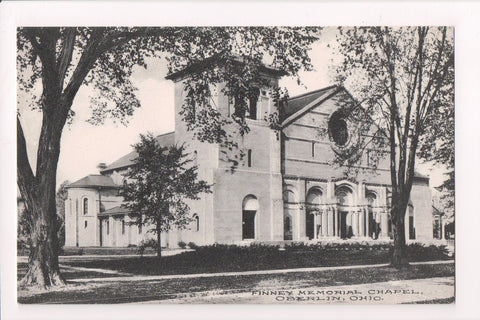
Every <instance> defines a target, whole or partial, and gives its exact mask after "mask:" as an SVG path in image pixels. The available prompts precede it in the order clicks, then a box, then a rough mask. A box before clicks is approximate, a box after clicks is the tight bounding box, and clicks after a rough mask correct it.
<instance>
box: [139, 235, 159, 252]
mask: <svg viewBox="0 0 480 320" xmlns="http://www.w3.org/2000/svg"><path fill="white" fill-rule="evenodd" d="M157 247H158V243H157V240H155V239H147V240H142V241H141V242H140V244H139V245H138V247H137V252H138V254H140V255H141V256H143V254H144V253H145V249H146V248H152V249H155V250H156V249H157Z"/></svg>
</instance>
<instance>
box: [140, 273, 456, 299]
mask: <svg viewBox="0 0 480 320" xmlns="http://www.w3.org/2000/svg"><path fill="white" fill-rule="evenodd" d="M454 296H455V280H454V277H444V278H443V277H442V278H429V279H415V280H402V281H387V282H377V283H367V284H358V285H347V286H331V287H313V288H312V287H309V288H296V289H289V288H286V289H278V288H273V289H268V288H258V289H254V290H250V291H248V292H241V293H228V292H225V291H204V292H197V293H190V294H188V296H186V297H185V296H184V297H182V296H180V297H179V296H177V297H176V298H173V299H167V300H152V301H147V302H139V303H142V304H146V303H161V304H187V303H188V304H205V303H209V304H211V303H223V304H230V303H250V304H272V303H275V304H299V303H300V304H319V303H320V304H324V303H326V304H339V303H340V304H402V303H421V302H425V301H431V300H438V299H448V298H453V297H454Z"/></svg>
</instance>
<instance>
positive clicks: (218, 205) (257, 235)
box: [65, 67, 433, 247]
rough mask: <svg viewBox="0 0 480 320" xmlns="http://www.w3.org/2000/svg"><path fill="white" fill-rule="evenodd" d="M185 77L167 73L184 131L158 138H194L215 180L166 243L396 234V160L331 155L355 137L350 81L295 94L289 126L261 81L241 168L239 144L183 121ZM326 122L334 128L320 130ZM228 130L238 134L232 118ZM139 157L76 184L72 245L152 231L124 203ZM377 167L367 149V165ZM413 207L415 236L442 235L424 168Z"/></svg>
mask: <svg viewBox="0 0 480 320" xmlns="http://www.w3.org/2000/svg"><path fill="white" fill-rule="evenodd" d="M262 74H263V76H264V77H265V79H268V81H269V83H270V85H271V86H274V85H277V84H278V80H279V78H280V77H281V76H282V75H283V74H282V73H281V72H279V71H278V70H275V69H271V68H267V67H265V68H263V72H262ZM186 77H188V72H185V71H180V72H177V73H173V74H171V75H169V76H168V77H167V79H170V80H172V81H173V82H174V83H175V102H174V103H175V115H176V116H175V131H174V132H171V133H167V134H163V135H160V136H158V138H157V139H158V142H159V144H161V145H164V146H168V145H172V144H175V143H178V144H181V143H186V144H187V145H188V149H187V151H188V152H191V153H193V154H194V156H195V159H196V160H195V161H196V164H197V165H198V168H199V170H198V171H199V177H198V178H199V179H202V180H206V181H207V182H208V183H210V184H213V187H212V191H213V192H212V193H211V194H203V195H201V199H200V200H198V201H193V202H191V204H190V207H191V212H192V213H193V216H192V218H193V222H192V223H191V225H190V226H188V227H187V229H185V230H181V231H178V230H177V231H171V232H168V233H164V234H162V243H163V244H166V245H167V246H169V247H176V246H178V242H180V241H183V242H185V243H188V242H194V243H195V244H197V245H208V244H213V243H222V244H242V243H249V242H252V241H258V242H276V241H288V240H293V241H307V240H312V241H319V240H327V239H328V240H332V239H339V241H340V239H359V240H367V239H390V238H391V237H392V228H391V220H390V217H389V204H390V172H389V168H388V159H387V160H386V161H382V162H380V163H379V165H378V168H377V169H376V170H375V172H370V173H368V172H369V171H368V170H367V171H365V170H360V173H358V174H357V175H356V176H355V177H352V176H350V175H349V176H347V174H346V170H347V168H344V167H339V166H338V165H334V164H333V162H332V161H333V159H334V156H335V155H334V150H335V148H339V147H340V148H341V147H343V146H346V145H348V143H350V140H351V139H350V137H351V136H353V135H354V133H353V132H351V130H354V128H353V126H351V125H349V123H348V121H346V120H345V119H343V117H342V114H341V113H340V112H339V111H338V110H339V108H340V107H341V104H342V103H345V101H344V100H340V99H337V97H338V96H339V95H340V94H343V93H345V89H344V88H342V87H337V86H331V87H327V88H323V89H319V90H315V91H311V92H308V93H306V94H302V95H299V96H296V97H292V98H290V99H289V101H288V106H287V107H286V110H284V117H283V119H282V121H281V130H280V132H276V131H275V130H272V129H271V128H270V127H269V125H268V124H267V122H266V121H265V120H264V117H265V115H268V114H271V113H273V112H274V111H276V110H275V107H274V104H273V101H272V99H271V98H270V97H269V94H268V92H269V90H268V89H269V88H267V87H265V88H259V96H258V100H257V101H250V105H249V108H250V109H249V112H248V113H247V118H248V119H247V120H246V121H247V124H248V126H249V127H250V129H251V130H250V132H249V133H248V134H246V135H244V136H243V137H240V136H238V141H237V143H238V145H239V148H240V149H241V150H243V152H244V154H245V157H243V159H242V160H241V161H240V163H239V164H238V167H237V168H236V169H235V170H233V171H232V170H231V162H230V161H229V159H231V157H230V156H232V154H231V151H229V150H227V149H226V148H224V147H222V146H220V145H218V144H209V143H202V142H199V141H198V140H194V139H192V134H191V132H188V131H187V129H186V125H185V124H184V123H183V121H182V120H181V116H180V115H179V111H180V110H181V107H182V104H183V101H184V98H185V96H186V92H185V90H184V80H185V78H186ZM220 92H221V90H220V88H218V90H217V94H216V95H215V96H214V97H213V98H214V100H215V105H216V106H217V108H218V111H219V112H220V113H221V114H222V115H224V116H226V117H230V115H231V113H232V112H233V104H232V102H231V101H229V98H228V97H226V96H224V95H223V94H221V93H220ZM353 104H354V102H353V101H352V105H353ZM322 126H323V127H325V128H324V129H326V130H327V131H328V134H326V135H319V134H318V132H319V128H320V127H322ZM226 130H231V132H233V126H232V128H227V129H226ZM135 157H136V153H135V152H131V153H129V154H127V155H125V156H123V157H122V158H120V159H118V160H117V161H115V162H113V163H111V164H109V165H108V166H106V165H102V166H101V167H100V174H97V175H89V176H86V177H84V178H82V179H80V180H78V181H76V182H74V183H72V184H71V185H70V186H69V189H68V199H67V200H66V205H65V208H66V212H65V233H66V242H65V245H66V246H81V247H83V246H105V247H126V246H128V245H138V244H139V243H140V242H141V241H142V240H143V239H146V238H152V237H153V234H151V233H149V232H147V231H148V229H149V227H146V226H144V227H139V226H136V225H130V224H129V223H128V222H129V221H130V220H129V217H128V211H127V210H126V209H125V208H123V207H122V206H121V204H122V198H121V197H120V196H119V189H120V188H121V186H122V184H123V175H122V174H123V173H124V172H125V170H127V169H128V167H129V166H131V165H132V163H133V160H134V159H135ZM387 158H388V157H387ZM370 165H371V164H370V163H369V152H368V150H366V152H365V153H364V156H363V158H362V159H361V162H360V163H359V164H358V166H360V167H362V168H368V167H369V166H370ZM405 215H406V219H405V224H406V225H405V233H406V239H418V240H429V239H432V238H433V232H432V206H431V193H430V188H429V178H428V177H426V176H423V175H420V174H416V175H415V179H414V184H413V187H412V192H411V199H410V202H409V207H408V210H407V212H406V213H405Z"/></svg>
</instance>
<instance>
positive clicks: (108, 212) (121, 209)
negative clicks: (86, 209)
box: [98, 206, 130, 216]
mask: <svg viewBox="0 0 480 320" xmlns="http://www.w3.org/2000/svg"><path fill="white" fill-rule="evenodd" d="M129 213H130V210H129V209H128V208H126V207H124V206H116V207H113V208H110V209H108V210H105V211H103V212H100V213H99V214H98V216H111V215H116V214H129Z"/></svg>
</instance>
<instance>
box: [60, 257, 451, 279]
mask: <svg viewBox="0 0 480 320" xmlns="http://www.w3.org/2000/svg"><path fill="white" fill-rule="evenodd" d="M454 262H455V261H454V260H445V261H427V262H412V263H410V264H411V265H422V264H450V263H454ZM388 265H389V264H387V263H382V264H368V265H356V266H337V267H317V268H297V269H275V270H257V271H238V272H220V273H197V274H177V275H163V276H141V275H140V276H123V277H108V278H89V279H85V278H80V279H71V280H69V282H120V281H154V280H171V279H188V278H209V277H231V276H245V275H262V274H284V273H292V272H315V271H327V270H342V269H362V268H381V267H387V266H388ZM101 270H105V271H106V272H105V273H112V270H106V269H95V271H96V272H102V271H101Z"/></svg>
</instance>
